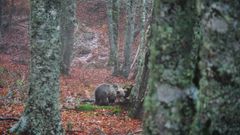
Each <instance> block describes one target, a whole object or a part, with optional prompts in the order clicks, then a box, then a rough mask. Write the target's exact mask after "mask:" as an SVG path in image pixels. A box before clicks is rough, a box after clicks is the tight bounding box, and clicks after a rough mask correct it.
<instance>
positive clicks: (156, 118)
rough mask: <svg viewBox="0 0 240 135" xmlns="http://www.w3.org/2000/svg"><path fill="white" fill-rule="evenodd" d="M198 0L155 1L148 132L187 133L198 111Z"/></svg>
mask: <svg viewBox="0 0 240 135" xmlns="http://www.w3.org/2000/svg"><path fill="white" fill-rule="evenodd" d="M195 13H196V12H195V1H193V0H177V1H175V0H171V1H166V0H155V1H154V7H153V18H152V19H153V20H152V24H151V35H150V37H149V42H150V59H149V68H150V74H149V84H148V87H149V95H148V96H147V97H146V98H145V102H144V106H145V111H146V115H145V116H146V117H145V119H144V133H145V134H146V135H187V134H188V133H189V132H190V130H191V124H192V121H193V117H194V114H195V107H194V102H193V100H194V95H195V94H196V93H197V86H196V85H197V84H195V83H194V81H193V80H194V78H195V72H194V71H195V70H196V66H195V65H196V63H195V62H196V61H197V52H198V46H195V44H194V41H193V36H194V25H195V22H196V20H195V17H196V14H195Z"/></svg>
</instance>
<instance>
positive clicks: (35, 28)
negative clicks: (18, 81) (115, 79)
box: [10, 0, 63, 135]
mask: <svg viewBox="0 0 240 135" xmlns="http://www.w3.org/2000/svg"><path fill="white" fill-rule="evenodd" d="M30 3H31V22H30V25H31V29H30V37H31V39H30V40H31V47H30V50H31V62H30V79H29V81H30V84H29V85H30V86H29V95H28V96H29V97H28V100H27V103H26V106H25V109H24V112H23V114H22V116H21V118H20V120H19V121H18V123H16V124H15V125H14V126H13V127H12V128H11V129H10V131H11V132H12V133H17V134H31V135H61V134H63V128H62V126H61V118H60V111H59V109H60V108H59V75H60V58H61V57H60V54H61V51H60V47H61V46H60V12H59V11H60V7H61V0H44V1H42V0H31V2H30Z"/></svg>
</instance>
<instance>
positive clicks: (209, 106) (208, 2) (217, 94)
mask: <svg viewBox="0 0 240 135" xmlns="http://www.w3.org/2000/svg"><path fill="white" fill-rule="evenodd" d="M199 5H200V6H201V7H204V8H203V10H202V12H201V16H202V20H201V28H202V33H201V36H202V42H203V45H202V46H201V50H200V53H199V55H200V63H199V69H200V70H201V79H200V83H199V85H200V94H199V101H198V104H197V105H198V106H197V111H198V113H197V116H196V120H195V123H194V129H193V133H192V134H199V135H239V133H240V117H239V116H240V112H239V110H240V100H239V99H240V72H239V71H240V54H239V52H240V20H239V18H240V12H239V8H240V2H239V1H237V0H235V1H228V2H225V1H221V0H203V1H202V3H199Z"/></svg>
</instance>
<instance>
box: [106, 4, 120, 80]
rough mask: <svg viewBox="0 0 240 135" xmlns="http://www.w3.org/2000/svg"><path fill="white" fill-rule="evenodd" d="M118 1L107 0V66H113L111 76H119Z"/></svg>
mask: <svg viewBox="0 0 240 135" xmlns="http://www.w3.org/2000/svg"><path fill="white" fill-rule="evenodd" d="M119 10H120V1H119V0H108V1H107V12H108V31H109V44H110V54H109V61H108V65H110V66H113V72H112V75H119V74H120V66H119V60H118V20H119Z"/></svg>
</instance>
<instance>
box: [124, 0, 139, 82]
mask: <svg viewBox="0 0 240 135" xmlns="http://www.w3.org/2000/svg"><path fill="white" fill-rule="evenodd" d="M126 10H127V19H126V33H125V36H126V37H125V46H124V63H123V68H122V74H123V76H124V77H125V78H127V77H128V75H129V72H130V66H131V53H132V51H131V50H132V44H133V41H134V34H135V28H134V25H135V16H136V3H135V2H134V0H127V4H126Z"/></svg>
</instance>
